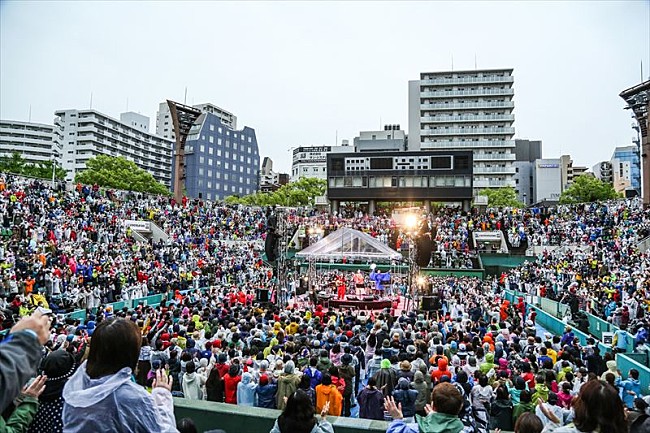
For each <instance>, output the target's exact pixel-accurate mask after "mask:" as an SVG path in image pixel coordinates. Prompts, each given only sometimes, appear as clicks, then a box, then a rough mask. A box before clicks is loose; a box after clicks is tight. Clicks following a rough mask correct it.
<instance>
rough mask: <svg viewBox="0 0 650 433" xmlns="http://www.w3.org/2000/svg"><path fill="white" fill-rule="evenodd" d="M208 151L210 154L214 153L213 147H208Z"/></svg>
mask: <svg viewBox="0 0 650 433" xmlns="http://www.w3.org/2000/svg"><path fill="white" fill-rule="evenodd" d="M210 138H212V137H210ZM208 153H209V154H210V155H213V154H214V147H211V148H209V149H208Z"/></svg>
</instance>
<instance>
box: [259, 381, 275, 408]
mask: <svg viewBox="0 0 650 433" xmlns="http://www.w3.org/2000/svg"><path fill="white" fill-rule="evenodd" d="M277 390H278V385H276V384H275V383H274V382H271V381H269V377H268V376H267V375H266V374H263V375H261V376H260V382H259V384H258V385H257V387H256V388H255V395H256V397H257V399H256V402H255V406H256V407H265V408H267V409H275V393H276V392H277Z"/></svg>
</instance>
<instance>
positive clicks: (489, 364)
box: [479, 353, 496, 377]
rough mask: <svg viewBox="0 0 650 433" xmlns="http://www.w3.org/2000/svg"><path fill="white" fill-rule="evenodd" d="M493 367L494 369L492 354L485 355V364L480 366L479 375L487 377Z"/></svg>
mask: <svg viewBox="0 0 650 433" xmlns="http://www.w3.org/2000/svg"><path fill="white" fill-rule="evenodd" d="M494 367H496V364H494V353H488V354H486V355H485V362H484V363H483V364H481V366H480V367H479V370H481V373H483V374H485V375H486V376H488V377H489V374H488V373H489V372H490V371H492V370H494Z"/></svg>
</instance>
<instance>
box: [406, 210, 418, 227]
mask: <svg viewBox="0 0 650 433" xmlns="http://www.w3.org/2000/svg"><path fill="white" fill-rule="evenodd" d="M417 225H418V217H417V216H416V215H415V214H412V213H411V214H408V215H406V218H404V226H406V228H407V229H408V230H413V229H415V227H417Z"/></svg>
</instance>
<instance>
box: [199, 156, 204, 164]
mask: <svg viewBox="0 0 650 433" xmlns="http://www.w3.org/2000/svg"><path fill="white" fill-rule="evenodd" d="M199 164H205V158H204V157H202V156H199Z"/></svg>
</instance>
